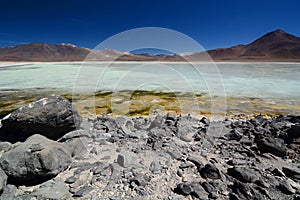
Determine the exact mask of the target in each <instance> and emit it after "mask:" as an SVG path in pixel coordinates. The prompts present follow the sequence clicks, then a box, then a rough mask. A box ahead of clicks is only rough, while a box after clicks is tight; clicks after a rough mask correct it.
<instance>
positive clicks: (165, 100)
mask: <svg viewBox="0 0 300 200" xmlns="http://www.w3.org/2000/svg"><path fill="white" fill-rule="evenodd" d="M51 94H59V95H61V96H64V97H65V98H67V99H68V100H70V101H72V103H73V105H74V106H75V107H76V108H77V109H78V110H79V112H80V114H81V115H82V116H83V117H84V118H95V117H97V116H102V115H109V116H122V115H127V116H149V115H153V114H156V113H162V114H167V113H171V114H174V115H181V114H182V115H187V114H191V115H194V116H206V117H213V118H221V119H223V118H244V119H249V118H253V117H255V116H257V115H260V114H261V115H263V116H266V117H274V116H279V115H296V116H297V115H300V101H299V100H290V99H261V98H251V97H226V98H221V99H218V98H213V100H214V101H212V99H211V98H210V97H209V96H207V95H197V96H195V98H191V97H190V96H189V95H186V94H182V93H180V94H175V93H163V92H150V91H135V92H130V91H123V92H119V93H111V92H96V93H87V94H84V93H81V94H72V93H69V92H67V91H62V90H54V89H52V90H49V89H33V90H28V91H24V90H5V92H4V91H2V94H1V91H0V118H2V117H4V116H5V115H6V114H8V113H10V112H11V111H13V110H15V109H17V108H19V107H21V106H23V105H26V104H28V103H30V102H32V101H35V100H37V99H39V98H43V97H45V96H49V95H51ZM224 103H225V104H224Z"/></svg>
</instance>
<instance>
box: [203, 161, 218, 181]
mask: <svg viewBox="0 0 300 200" xmlns="http://www.w3.org/2000/svg"><path fill="white" fill-rule="evenodd" d="M199 171H200V174H201V176H202V178H205V179H206V178H210V179H219V178H221V174H220V171H219V169H218V168H216V167H215V166H214V165H212V164H206V165H205V166H204V167H203V168H201V169H200V170H199Z"/></svg>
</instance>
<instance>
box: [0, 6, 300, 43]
mask: <svg viewBox="0 0 300 200" xmlns="http://www.w3.org/2000/svg"><path fill="white" fill-rule="evenodd" d="M299 9H300V1H299V0H281V1H279V0H205V1H204V0H198V1H197V0H190V1H189V0H185V1H183V0H178V1H176V0H173V1H170V0H151V1H148V0H98V1H97V0H95V1H91V0H81V1H79V0H65V1H64V0H51V1H50V0H48V1H42V0H26V1H23V0H18V1H17V0H10V1H1V7H0V22H1V23H0V46H11V45H17V44H22V43H30V42H47V43H54V44H58V43H72V44H75V45H78V46H82V47H88V48H94V47H95V46H96V45H97V44H99V43H100V42H102V41H103V40H105V39H107V38H108V37H110V36H112V35H114V34H117V33H119V32H122V31H126V30H128V29H132V28H138V27H149V26H151V27H164V28H169V29H174V30H176V31H179V32H181V33H184V34H186V35H188V36H190V37H192V38H193V39H195V40H196V41H198V42H199V43H200V44H201V45H202V46H203V47H204V48H205V49H213V48H217V47H230V46H233V45H236V44H247V43H249V42H251V41H253V40H254V39H256V38H258V37H260V36H262V35H263V34H265V33H267V32H270V31H273V30H275V29H279V28H280V29H283V30H285V31H287V32H289V33H291V34H294V35H297V36H300V12H299Z"/></svg>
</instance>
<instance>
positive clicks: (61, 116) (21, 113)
mask: <svg viewBox="0 0 300 200" xmlns="http://www.w3.org/2000/svg"><path fill="white" fill-rule="evenodd" d="M1 123H2V125H3V127H4V128H5V129H6V130H8V131H9V135H10V136H11V137H10V138H7V139H15V140H24V139H26V138H27V137H29V136H31V135H33V134H41V135H44V136H46V137H47V138H49V139H53V140H57V139H59V138H60V137H62V136H63V135H64V134H66V133H68V132H70V131H72V130H74V129H76V128H77V127H79V125H80V123H81V117H80V115H79V113H78V111H77V110H76V109H75V108H74V107H73V106H72V104H71V103H70V102H69V101H68V100H67V99H65V98H63V97H61V96H59V95H51V96H49V97H47V98H43V99H40V100H38V101H36V102H33V103H30V104H29V105H26V106H23V107H21V108H19V109H18V110H16V111H14V112H12V113H10V114H9V115H7V116H6V117H4V118H3V119H2V121H1Z"/></svg>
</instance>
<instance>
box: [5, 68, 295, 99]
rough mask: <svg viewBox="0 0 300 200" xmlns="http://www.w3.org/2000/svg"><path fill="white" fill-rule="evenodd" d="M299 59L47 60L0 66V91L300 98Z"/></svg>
mask: <svg viewBox="0 0 300 200" xmlns="http://www.w3.org/2000/svg"><path fill="white" fill-rule="evenodd" d="M299 78H300V63H216V64H213V63H194V64H193V65H192V64H189V63H174V62H172V63H165V62H163V63H149V62H129V63H128V62H127V63H121V62H120V63H112V64H109V63H83V64H82V63H42V64H27V65H20V66H6V67H1V68H0V90H14V89H33V88H46V89H62V90H66V91H76V92H93V91H107V90H110V91H116V90H150V91H153V90H162V91H169V92H174V91H176V92H186V91H189V92H194V93H200V94H207V95H214V96H224V95H226V96H230V97H253V98H267V99H299V98H300V79H299Z"/></svg>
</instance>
